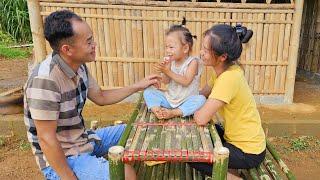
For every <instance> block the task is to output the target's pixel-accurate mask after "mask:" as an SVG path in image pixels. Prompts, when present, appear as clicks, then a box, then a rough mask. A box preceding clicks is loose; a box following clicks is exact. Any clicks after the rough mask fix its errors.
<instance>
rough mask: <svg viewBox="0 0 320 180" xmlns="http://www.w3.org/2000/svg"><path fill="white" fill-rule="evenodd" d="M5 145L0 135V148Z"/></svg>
mask: <svg viewBox="0 0 320 180" xmlns="http://www.w3.org/2000/svg"><path fill="white" fill-rule="evenodd" d="M4 145H5V141H4V139H3V138H2V137H0V148H1V147H3V146H4Z"/></svg>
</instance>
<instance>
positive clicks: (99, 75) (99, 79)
mask: <svg viewBox="0 0 320 180" xmlns="http://www.w3.org/2000/svg"><path fill="white" fill-rule="evenodd" d="M91 13H92V14H97V9H91ZM91 22H92V26H91V28H92V30H93V36H94V37H95V41H96V42H98V43H97V48H96V54H97V56H101V52H100V45H101V44H100V37H99V35H98V24H97V19H96V18H92V19H91ZM101 38H102V37H101ZM93 71H95V72H96V81H97V82H98V84H99V86H102V85H103V82H102V72H101V71H102V68H101V62H99V61H96V62H93Z"/></svg>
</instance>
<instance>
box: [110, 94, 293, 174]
mask: <svg viewBox="0 0 320 180" xmlns="http://www.w3.org/2000/svg"><path fill="white" fill-rule="evenodd" d="M267 150H268V151H267V155H266V158H265V160H264V162H263V163H261V165H260V166H259V167H258V168H253V169H249V170H239V172H240V173H241V175H242V176H243V177H244V178H245V179H254V180H256V179H283V178H288V179H290V180H291V179H295V177H294V175H293V174H292V173H291V171H290V170H289V169H288V167H287V166H286V165H285V163H284V162H283V161H282V160H281V159H280V157H279V154H278V153H277V152H276V151H275V150H274V148H273V147H272V145H271V144H270V143H269V142H267ZM228 157H229V151H228V149H227V148H225V147H223V146H222V143H221V140H220V137H219V135H218V133H217V131H216V129H215V126H214V124H209V125H208V126H205V127H200V126H197V125H196V124H195V123H194V121H193V120H192V117H187V118H172V119H170V120H166V121H159V120H158V119H157V118H156V117H155V116H154V115H153V113H150V112H148V111H147V108H146V105H145V104H144V102H143V101H142V97H141V98H140V100H139V103H138V104H137V107H136V109H135V110H134V112H133V114H132V115H131V117H130V120H129V122H128V124H127V127H126V129H125V132H124V134H123V135H122V137H121V139H120V141H119V143H118V146H113V147H111V148H110V149H109V153H108V158H109V163H110V178H111V179H112V180H113V179H117V180H118V179H124V163H133V164H134V168H135V170H136V172H137V177H138V179H183V180H184V179H196V180H197V179H219V180H224V179H226V174H227V169H228ZM145 161H166V163H163V164H157V165H153V166H148V165H146V163H145ZM186 162H207V163H212V164H213V165H212V166H213V172H212V177H204V176H202V175H201V173H200V172H198V171H196V170H195V169H193V168H191V167H190V166H189V165H188V163H186ZM279 168H280V169H281V170H282V173H280V172H281V171H279Z"/></svg>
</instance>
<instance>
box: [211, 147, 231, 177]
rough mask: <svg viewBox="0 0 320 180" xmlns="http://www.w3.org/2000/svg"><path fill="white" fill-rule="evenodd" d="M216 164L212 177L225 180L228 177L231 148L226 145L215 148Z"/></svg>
mask: <svg viewBox="0 0 320 180" xmlns="http://www.w3.org/2000/svg"><path fill="white" fill-rule="evenodd" d="M213 152H214V157H215V160H214V164H213V170H212V179H214V180H225V179H227V171H228V161H229V150H228V148H226V147H215V148H214V151H213Z"/></svg>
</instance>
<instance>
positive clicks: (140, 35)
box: [137, 11, 146, 79]
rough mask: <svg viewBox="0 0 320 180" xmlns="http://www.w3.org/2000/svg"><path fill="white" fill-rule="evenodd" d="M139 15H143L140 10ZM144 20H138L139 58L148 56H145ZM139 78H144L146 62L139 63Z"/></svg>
mask: <svg viewBox="0 0 320 180" xmlns="http://www.w3.org/2000/svg"><path fill="white" fill-rule="evenodd" d="M137 16H142V12H141V11H138V12H137ZM142 25H143V24H142V21H137V30H138V57H139V58H146V57H145V56H144V43H143V33H144V30H143V26H142ZM138 67H139V79H142V78H143V77H144V75H145V72H144V63H139V64H138Z"/></svg>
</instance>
